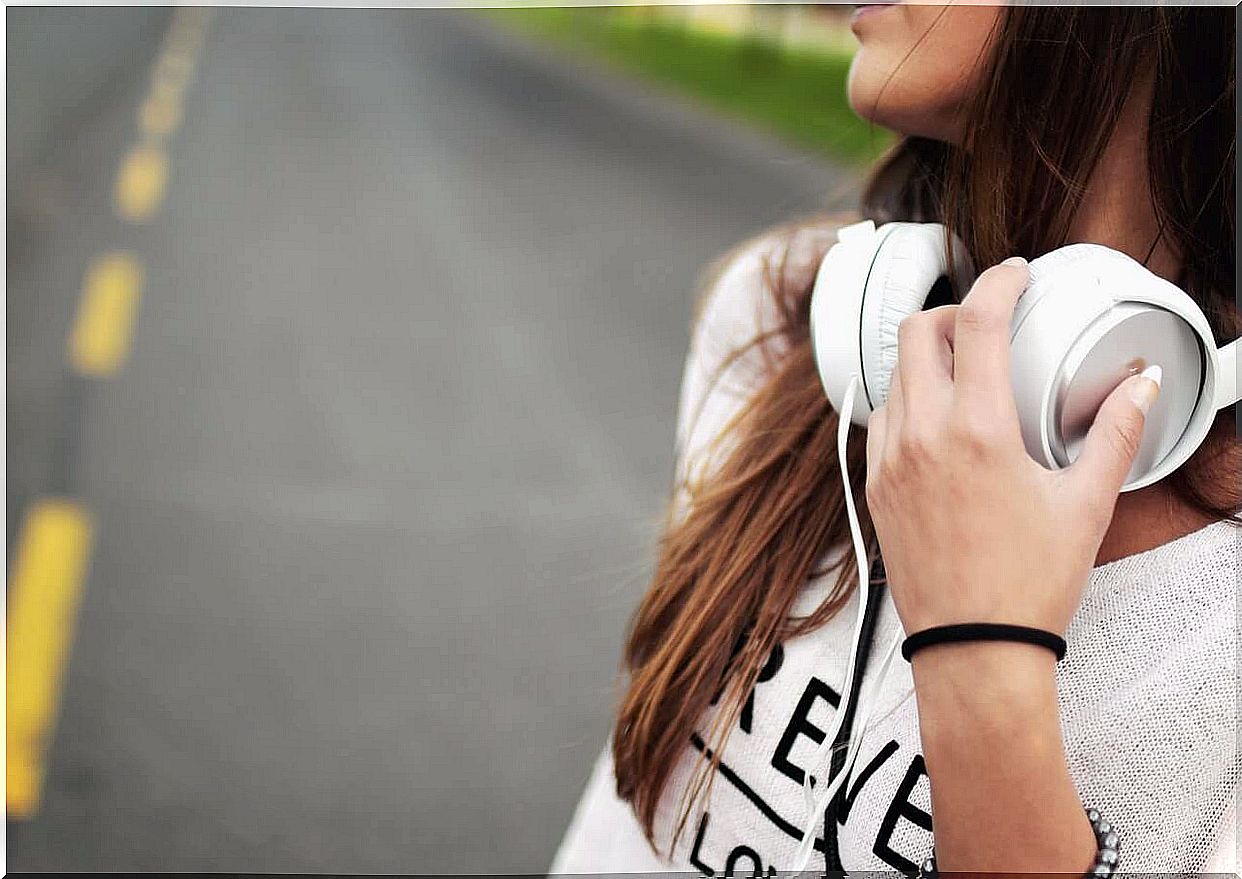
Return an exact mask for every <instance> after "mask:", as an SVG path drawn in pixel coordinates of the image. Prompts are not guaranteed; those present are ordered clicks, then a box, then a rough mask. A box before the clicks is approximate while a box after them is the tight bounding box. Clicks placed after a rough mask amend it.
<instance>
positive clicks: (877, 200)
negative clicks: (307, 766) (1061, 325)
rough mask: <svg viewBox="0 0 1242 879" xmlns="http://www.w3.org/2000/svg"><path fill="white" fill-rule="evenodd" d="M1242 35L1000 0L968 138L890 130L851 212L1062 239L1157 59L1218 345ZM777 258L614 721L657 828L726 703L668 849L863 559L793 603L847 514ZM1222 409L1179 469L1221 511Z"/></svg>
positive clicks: (1187, 250)
mask: <svg viewBox="0 0 1242 879" xmlns="http://www.w3.org/2000/svg"><path fill="white" fill-rule="evenodd" d="M1234 42H1235V31H1234V20H1233V12H1232V11H1231V10H1229V9H1225V8H1222V9H1192V8H1185V7H1183V8H1170V7H1166V8H1118V7H1113V8H1109V9H1087V8H1058V7H1052V8H1049V7H1034V6H1014V7H1011V8H1008V9H1007V10H1005V11H1004V12H1003V13H1002V15H1001V17H1000V20H999V22H998V25H997V31H996V33H995V34H993V40H992V41H991V43H990V46H991V49H990V57H989V58H988V59H987V62H986V63H987V64H988V65H989V67H990V70H989V75H988V76H986V77H984V78H983V80H982V83H981V85H980V86H979V87H978V88H977V89H976V93H975V94H974V95H973V96H972V98H971V101H970V106H969V107H967V108H965V113H966V115H965V119H966V120H968V124H967V125H966V126H965V128H966V130H967V131H968V134H967V135H966V139H965V142H964V143H962V144H960V145H957V146H953V145H949V144H947V143H942V142H937V141H933V140H929V139H925V138H917V137H907V138H905V139H903V140H901V141H900V142H899V143H898V144H897V145H896V146H895V147H894V148H893V149H892V150H891V151H890V152H889V154H888V155H887V156H886V157H885V158H884V159H882V160H881V162H880V163H879V165H878V166H877V168H876V169H875V171H874V173H873V174H872V177H871V179H870V181H869V184H868V186H867V188H866V190H865V193H864V197H863V205H862V207H863V214H864V215H865V216H867V217H869V218H872V219H875V220H876V221H877V222H886V221H892V220H905V221H920V222H930V221H936V222H942V223H945V224H946V225H948V226H949V227H950V228H952V229H953V230H954V231H956V232H957V233H958V235H959V236H960V237H961V238H962V240H963V241H964V243H965V245H966V248H967V250H968V251H969V253H970V256H971V257H972V259H973V260H974V263H975V265H979V266H988V265H993V264H995V263H997V262H999V261H1000V260H1001V259H1003V258H1005V257H1008V256H1010V255H1012V254H1021V255H1024V256H1027V257H1034V256H1038V255H1040V254H1042V253H1046V252H1048V251H1050V250H1053V249H1055V248H1056V247H1059V246H1061V245H1062V244H1064V243H1066V239H1067V235H1068V233H1069V229H1070V223H1071V221H1072V219H1073V217H1074V215H1075V212H1076V210H1077V209H1078V206H1079V204H1080V202H1081V200H1082V197H1083V193H1084V191H1085V189H1086V182H1087V180H1088V179H1089V177H1090V175H1091V173H1092V170H1093V169H1094V168H1095V167H1096V164H1097V162H1098V161H1099V159H1100V156H1101V154H1102V152H1103V151H1104V148H1105V146H1106V144H1107V143H1108V140H1109V136H1110V135H1111V133H1112V131H1113V130H1114V128H1115V126H1116V124H1117V120H1118V118H1119V117H1120V115H1121V112H1122V108H1123V106H1124V104H1125V101H1126V98H1127V97H1128V96H1129V94H1130V90H1131V84H1132V83H1133V82H1134V81H1135V80H1136V75H1137V74H1139V73H1141V72H1144V71H1148V70H1154V73H1155V87H1154V94H1153V99H1152V107H1151V113H1150V117H1149V120H1148V121H1149V125H1148V135H1147V137H1148V163H1149V168H1148V170H1149V174H1148V177H1149V179H1150V181H1151V197H1152V202H1153V204H1154V205H1155V209H1156V217H1157V220H1158V221H1159V223H1160V227H1161V230H1162V234H1163V236H1164V239H1165V240H1166V241H1167V242H1168V243H1169V244H1170V245H1171V248H1172V250H1173V251H1174V252H1175V253H1176V254H1177V255H1178V256H1179V258H1180V261H1181V267H1182V268H1181V275H1180V277H1179V278H1177V279H1176V280H1177V281H1178V283H1179V286H1181V287H1182V288H1183V289H1184V290H1186V291H1187V292H1188V293H1189V294H1190V295H1191V296H1192V297H1193V298H1194V299H1195V300H1196V301H1197V302H1198V303H1199V304H1200V305H1201V306H1202V307H1203V309H1204V312H1205V313H1206V314H1207V316H1208V319H1209V321H1210V322H1211V324H1212V326H1213V329H1214V331H1215V332H1216V334H1217V339H1218V342H1224V341H1228V340H1231V339H1232V338H1234V337H1235V336H1236V334H1237V331H1238V319H1237V309H1236V307H1235V305H1234V302H1233V289H1234V283H1235V271H1236V264H1235V251H1234V177H1235V171H1234V161H1235V154H1234V151H1235V137H1234V122H1235V118H1234V112H1235V103H1234V100H1235V86H1234ZM1153 246H1154V245H1153ZM767 277H768V287H769V289H768V291H767V295H769V296H770V297H771V301H772V302H773V303H774V304H775V306H776V310H777V314H778V315H779V320H778V326H777V328H776V329H775V330H773V331H772V332H770V333H767V334H766V335H765V336H763V337H761V338H758V339H755V340H753V341H752V342H751V345H764V344H766V343H767V342H769V341H779V342H780V343H781V344H780V351H781V354H780V356H779V357H778V358H771V359H770V360H769V361H768V362H769V368H768V369H767V371H766V373H765V374H764V375H763V377H762V379H761V380H760V381H757V382H756V387H755V389H754V392H753V394H751V395H750V396H749V397H748V399H747V402H746V404H745V405H744V406H743V407H742V408H741V410H740V411H739V412H738V414H737V415H736V416H735V417H734V418H733V419H732V420H731V422H730V423H729V425H728V426H727V428H726V433H728V434H729V436H730V438H731V440H732V443H731V446H732V448H731V451H730V453H729V454H728V455H727V457H725V459H724V461H723V464H722V465H721V466H720V467H719V468H718V469H716V470H715V471H714V472H713V473H712V474H711V476H710V478H707V479H706V480H704V481H702V482H700V483H697V484H688V485H680V486H679V485H675V486H674V495H676V493H677V492H678V490H679V489H683V488H684V489H685V491H687V492H688V496H689V498H690V502H689V505H688V508H687V510H686V511H685V513H684V515H680V516H674V515H673V507H674V505H673V504H670V507H669V515H668V517H667V519H666V524H665V530H664V532H663V534H662V536H661V538H660V541H659V546H658V556H657V562H656V568H655V574H654V578H653V580H652V583H651V585H650V588H649V589H648V591H647V593H646V595H645V596H644V598H643V600H642V603H641V604H640V606H639V608H638V610H637V612H636V614H635V616H634V619H633V622H632V625H631V628H630V632H629V636H628V640H627V643H626V649H625V657H624V662H625V668H626V670H627V671H628V674H629V681H628V689H627V691H626V692H625V695H624V698H623V700H622V703H621V706H620V710H619V713H618V717H617V721H616V726H615V729H614V731H613V738H612V749H613V760H614V764H615V767H616V779H617V791H618V793H619V795H620V796H621V797H622V798H624V799H626V800H628V801H629V802H630V803H631V804H632V805H633V807H634V809H635V812H636V814H637V816H638V818H639V820H640V822H641V824H642V826H643V828H644V830H645V832H646V833H647V836H648V839H650V840H651V841H652V842H653V843H654V842H655V831H654V824H655V817H656V812H657V805H658V804H659V801H660V799H661V796H662V794H663V793H664V789H665V787H666V785H667V784H668V781H669V778H670V775H671V773H672V772H673V769H674V767H675V766H676V765H677V763H678V761H680V760H681V759H682V758H683V756H684V755H685V753H686V748H687V745H688V743H689V740H690V737H691V734H692V733H694V732H695V731H696V724H698V723H699V722H700V721H701V720H702V718H703V715H704V712H705V711H706V710H707V709H708V707H709V706H710V705H712V704H713V703H715V704H717V705H718V706H719V710H718V711H717V712H716V714H715V720H714V721H713V723H712V724H711V728H710V729H709V730H707V731H705V732H704V733H703V736H704V738H705V740H706V741H707V743H708V745H709V753H710V754H712V755H713V756H711V757H704V758H701V759H700V760H699V762H698V763H697V764H696V770H695V772H694V775H693V777H692V779H691V782H690V784H689V786H688V787H687V789H686V790H685V791H684V792H683V795H682V797H681V805H680V808H679V817H678V820H677V825H676V827H675V829H674V832H673V834H672V837H671V839H672V842H671V843H670V846H671V845H672V844H673V843H675V842H676V840H677V838H678V836H680V834H681V832H682V830H683V828H684V825H685V822H686V819H687V816H688V815H689V814H690V811H691V807H692V804H693V802H694V801H695V800H696V799H697V798H698V797H700V796H704V795H705V791H706V790H707V789H709V786H710V783H711V780H712V778H713V777H714V774H715V771H716V767H717V765H718V762H719V755H720V753H721V750H722V745H723V743H724V740H725V739H726V738H727V736H728V732H729V730H730V729H732V727H733V725H734V723H735V721H736V719H737V715H738V712H739V710H740V708H741V706H742V704H743V702H744V699H745V696H746V694H747V693H748V692H749V691H750V689H751V688H752V687H753V686H754V683H755V680H756V678H757V677H758V675H759V673H760V670H761V668H762V666H763V665H764V663H765V661H766V659H767V657H768V655H769V653H770V651H771V650H772V649H773V647H774V645H775V644H776V643H778V642H779V641H781V640H784V639H786V638H790V637H793V636H797V635H800V634H804V633H806V632H809V631H812V630H814V629H816V628H818V627H819V626H822V625H823V624H824V623H825V622H826V621H827V620H829V619H830V618H832V617H833V616H834V615H835V614H836V613H837V612H839V611H840V609H841V608H842V606H843V605H844V604H845V602H846V601H847V600H848V598H849V596H850V594H851V592H852V590H853V589H854V588H855V587H856V585H857V584H856V582H855V581H856V577H855V576H853V574H852V569H853V566H852V565H843V566H841V567H840V568H839V570H838V571H837V573H836V577H835V583H834V585H833V588H832V589H831V590H830V591H829V593H828V595H827V597H826V598H825V599H824V600H823V602H822V603H821V604H820V605H819V607H818V608H817V609H816V610H815V611H814V612H813V613H811V614H810V615H809V616H806V617H797V618H795V617H793V616H792V615H791V610H792V607H793V604H794V601H795V599H796V598H797V597H798V595H799V593H800V592H801V590H802V588H803V586H804V585H805V584H806V583H807V582H808V580H810V579H812V578H815V577H817V576H821V575H822V574H823V573H824V572H822V571H817V570H816V565H817V563H819V562H820V561H821V559H822V558H823V556H824V555H825V553H826V552H827V551H828V550H829V549H830V548H832V547H835V546H841V545H844V544H846V543H847V542H848V540H849V530H848V524H847V520H846V516H845V503H844V489H843V487H842V483H841V480H840V478H839V476H838V475H837V473H836V469H835V467H834V466H833V462H835V460H836V432H837V416H836V413H835V412H834V411H833V410H832V408H831V407H830V405H829V404H828V401H827V400H826V399H825V396H824V393H823V391H822V389H821V386H820V382H819V378H818V375H817V373H816V369H815V364H814V360H813V357H812V352H811V344H810V338H809V328H808V315H809V301H810V293H811V276H810V275H809V274H808V273H807V272H805V271H790V270H788V267H787V266H784V265H783V264H782V260H779V259H778V260H776V261H774V262H773V263H771V264H770V265H769V271H768V273H767ZM961 292H962V291H960V290H959V291H958V293H959V295H960V294H961ZM739 354H740V351H739V352H734V355H733V356H734V357H737V356H738V355H739ZM1234 417H1235V413H1234V408H1232V407H1231V408H1229V409H1227V410H1224V411H1223V412H1221V413H1220V416H1219V418H1218V420H1217V422H1216V424H1215V426H1214V430H1213V438H1212V440H1211V441H1209V442H1208V443H1207V444H1205V446H1204V447H1203V448H1202V449H1201V450H1200V452H1199V453H1198V454H1197V455H1196V456H1195V458H1194V459H1193V460H1192V461H1191V462H1190V463H1189V464H1187V465H1186V466H1185V467H1183V468H1182V469H1181V470H1180V471H1179V472H1178V473H1177V474H1176V475H1175V476H1173V477H1171V480H1170V485H1171V486H1172V488H1173V490H1174V491H1176V492H1177V494H1178V495H1179V496H1180V497H1181V498H1182V499H1184V500H1185V501H1186V502H1188V503H1189V504H1190V505H1191V506H1192V507H1194V508H1196V509H1198V510H1199V511H1201V512H1203V513H1204V514H1206V515H1209V516H1211V517H1214V518H1222V519H1223V518H1228V517H1229V516H1231V515H1233V514H1234V513H1235V512H1236V506H1234V505H1235V504H1236V503H1237V501H1236V496H1235V495H1233V494H1232V492H1225V493H1224V494H1225V495H1226V496H1224V497H1222V491H1221V488H1222V486H1220V484H1219V477H1218V476H1217V477H1216V479H1214V478H1213V474H1219V472H1220V469H1219V468H1220V467H1221V465H1222V461H1221V459H1220V456H1221V455H1224V456H1225V457H1226V459H1227V460H1226V461H1224V463H1225V465H1226V466H1227V467H1229V468H1231V469H1230V472H1236V471H1237V464H1238V460H1239V454H1238V452H1239V446H1238V443H1237V439H1236V436H1235V435H1234V431H1233V424H1234ZM721 439H723V435H722V437H721ZM865 466H866V462H865V454H864V451H863V448H862V443H858V442H854V443H851V444H850V448H849V470H850V474H851V482H852V484H853V485H854V486H855V491H856V494H857V495H858V496H857V497H856V499H855V500H856V502H857V505H858V509H859V512H860V515H861V519H862V527H863V531H864V534H865V535H866V540H867V544H868V546H869V547H870V551H871V553H872V554H873V555H874V554H875V553H877V552H878V549H877V546H876V541H875V536H874V529H873V527H872V525H871V522H870V519H869V517H868V516H867V514H866V504H865V503H864V502H863V501H864V499H863V497H862V490H861V486H863V485H864V482H865Z"/></svg>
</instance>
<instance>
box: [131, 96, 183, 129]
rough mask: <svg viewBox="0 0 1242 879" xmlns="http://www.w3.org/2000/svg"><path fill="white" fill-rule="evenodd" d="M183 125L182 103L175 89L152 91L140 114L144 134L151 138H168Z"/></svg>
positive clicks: (143, 103)
mask: <svg viewBox="0 0 1242 879" xmlns="http://www.w3.org/2000/svg"><path fill="white" fill-rule="evenodd" d="M180 124H181V101H180V100H179V99H178V96H177V94H176V92H175V91H174V90H173V89H168V88H164V89H152V94H151V96H150V97H149V98H147V99H146V100H145V101H143V102H142V109H141V110H140V111H139V112H138V125H139V127H140V128H141V129H142V133H143V134H146V135H149V136H151V137H167V136H168V135H170V134H172V133H173V132H174V131H176V130H177V126H178V125H180Z"/></svg>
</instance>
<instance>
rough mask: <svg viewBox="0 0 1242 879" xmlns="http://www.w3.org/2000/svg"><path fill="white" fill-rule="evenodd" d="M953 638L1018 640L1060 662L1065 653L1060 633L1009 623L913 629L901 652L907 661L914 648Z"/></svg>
mask: <svg viewBox="0 0 1242 879" xmlns="http://www.w3.org/2000/svg"><path fill="white" fill-rule="evenodd" d="M954 641H1021V642H1024V643H1026V644H1036V645H1038V646H1040V647H1047V648H1048V649H1049V650H1051V651H1052V652H1053V653H1055V654H1056V655H1057V661H1058V662H1060V661H1061V659H1062V658H1063V657H1064V656H1065V639H1064V638H1062V637H1061V636H1060V635H1056V634H1053V633H1052V632H1046V631H1044V630H1043V629H1032V628H1030V627H1029V626H1011V625H1009V624H1008V623H958V624H956V625H952V626H933V627H932V628H930V629H924V630H923V631H921V632H915V633H914V634H913V635H911V636H910V637H908V638H906V640H905V641H904V642H902V645H901V655H902V656H904V657H905V659H906V662H909V661H910V657H911V656H913V655H914V652H915V651H916V650H922V649H923V648H924V647H930V646H931V645H933V644H947V643H951V642H954Z"/></svg>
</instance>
